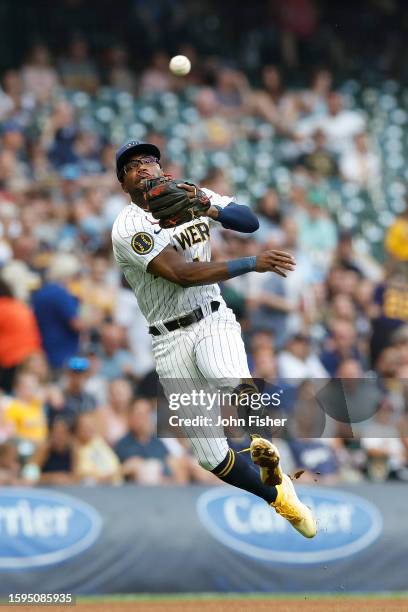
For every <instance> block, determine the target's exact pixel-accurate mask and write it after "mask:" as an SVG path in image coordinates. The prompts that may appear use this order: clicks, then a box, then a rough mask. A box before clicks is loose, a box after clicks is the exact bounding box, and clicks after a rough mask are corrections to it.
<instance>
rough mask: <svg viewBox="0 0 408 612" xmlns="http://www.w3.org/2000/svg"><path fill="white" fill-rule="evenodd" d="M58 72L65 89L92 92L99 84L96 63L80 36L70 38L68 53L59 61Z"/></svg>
mask: <svg viewBox="0 0 408 612" xmlns="http://www.w3.org/2000/svg"><path fill="white" fill-rule="evenodd" d="M58 68H59V72H60V74H61V78H62V82H63V83H64V86H65V87H66V88H67V89H73V90H76V89H80V90H81V91H86V92H88V93H94V92H95V91H96V89H97V87H98V85H99V75H98V70H97V68H96V65H95V63H94V61H93V59H92V58H91V56H90V53H89V47H88V42H87V40H86V39H85V38H83V37H82V36H75V37H74V38H72V40H71V42H70V44H69V47H68V53H67V54H66V55H65V56H64V57H62V58H61V60H60V62H59V67H58Z"/></svg>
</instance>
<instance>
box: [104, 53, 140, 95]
mask: <svg viewBox="0 0 408 612" xmlns="http://www.w3.org/2000/svg"><path fill="white" fill-rule="evenodd" d="M107 64H108V70H107V81H108V83H109V85H111V86H112V87H113V88H114V89H117V90H118V91H126V92H128V93H130V94H132V95H133V96H135V95H136V93H137V86H138V84H137V79H136V77H135V74H134V73H133V71H132V70H131V69H130V67H129V53H128V52H127V50H126V49H125V47H123V46H121V45H116V46H113V47H110V48H109V49H108V50H107Z"/></svg>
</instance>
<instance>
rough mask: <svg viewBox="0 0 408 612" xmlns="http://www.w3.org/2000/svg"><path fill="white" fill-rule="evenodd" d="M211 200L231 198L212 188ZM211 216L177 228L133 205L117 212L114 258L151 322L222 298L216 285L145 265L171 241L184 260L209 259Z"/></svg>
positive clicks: (224, 202) (221, 201)
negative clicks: (192, 283)
mask: <svg viewBox="0 0 408 612" xmlns="http://www.w3.org/2000/svg"><path fill="white" fill-rule="evenodd" d="M203 191H204V192H205V193H206V194H207V195H208V196H209V197H211V204H212V205H217V206H220V207H221V208H224V207H225V206H227V205H228V204H229V203H230V202H232V198H230V197H228V196H221V195H219V194H217V193H215V192H213V191H211V190H209V189H203ZM212 222H213V221H212V220H211V219H209V217H201V218H200V219H196V220H194V221H190V222H188V223H184V224H183V225H179V226H178V227H175V228H173V229H160V227H159V225H158V223H157V221H155V220H154V219H153V218H152V217H151V215H149V214H148V213H147V212H145V211H144V210H142V209H141V208H139V207H138V206H136V205H135V204H133V203H132V204H129V205H128V206H126V207H125V208H124V209H123V210H122V211H121V212H120V213H119V215H118V217H117V218H116V220H115V223H114V225H113V229H112V244H113V252H114V255H115V259H116V261H117V263H118V265H119V266H120V268H121V269H122V271H123V273H124V275H125V277H126V280H127V281H128V283H129V285H130V287H131V288H132V290H133V291H134V293H135V295H136V298H137V301H138V303H139V307H140V310H141V311H142V313H143V315H144V316H145V317H146V319H147V321H148V323H149V325H154V324H156V323H160V322H162V321H168V320H170V319H174V318H177V317H180V316H182V315H184V314H186V313H188V312H191V311H192V310H194V309H195V308H197V306H201V305H203V304H205V303H208V302H211V301H212V300H218V301H221V302H222V301H223V300H222V298H221V296H220V289H219V287H218V285H217V284H213V285H202V286H196V287H187V288H185V287H180V286H179V285H176V284H175V283H171V282H170V281H167V280H165V279H164V278H160V277H155V276H153V275H152V274H149V273H148V272H147V266H148V264H149V263H150V261H152V259H154V258H155V257H157V255H159V253H160V252H161V251H162V250H163V249H164V248H165V247H166V246H168V245H170V246H172V247H173V248H174V249H176V250H177V251H178V252H179V253H182V254H184V257H185V259H186V261H210V260H211V245H210V224H211V223H212Z"/></svg>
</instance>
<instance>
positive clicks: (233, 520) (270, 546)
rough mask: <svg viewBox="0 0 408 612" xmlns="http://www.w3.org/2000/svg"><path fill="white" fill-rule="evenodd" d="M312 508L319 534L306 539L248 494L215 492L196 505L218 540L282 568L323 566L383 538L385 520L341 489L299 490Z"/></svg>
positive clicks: (369, 505) (208, 494) (366, 503)
mask: <svg viewBox="0 0 408 612" xmlns="http://www.w3.org/2000/svg"><path fill="white" fill-rule="evenodd" d="M297 489H298V491H299V492H300V498H301V500H302V501H303V502H304V503H305V504H307V505H308V506H309V507H310V508H312V509H313V511H314V512H315V515H316V517H317V522H318V534H317V536H316V537H315V538H313V539H312V540H307V539H305V538H303V537H302V536H301V535H300V534H299V533H298V532H297V531H296V530H295V529H293V527H292V526H291V525H290V524H289V523H288V522H287V521H286V520H285V519H283V518H282V517H281V516H279V515H278V514H276V512H275V511H274V510H273V509H271V508H270V507H269V506H268V505H267V504H266V503H265V502H263V501H262V500H260V499H258V498H257V497H255V496H254V495H250V494H249V493H245V492H237V493H235V492H233V491H232V490H231V489H229V488H228V489H225V488H224V489H215V490H211V491H208V492H206V493H204V494H203V495H201V496H200V497H199V499H198V502H197V511H198V515H199V518H200V520H201V522H202V523H203V525H204V526H205V527H206V528H207V530H208V531H209V532H210V533H211V535H212V536H214V537H215V538H216V539H217V540H219V541H220V542H222V543H223V544H225V546H228V547H230V548H232V549H234V550H236V551H238V552H240V553H243V554H245V555H248V556H250V557H254V558H255V559H261V560H263V561H276V562H279V563H296V564H307V563H321V562H322V561H335V560H337V559H342V558H344V557H348V556H350V555H353V554H355V553H358V552H360V551H361V550H363V549H364V548H367V546H370V545H371V544H372V543H373V542H374V541H375V540H376V539H377V538H378V536H379V535H380V534H381V531H382V517H381V514H380V513H379V511H378V510H377V508H376V507H375V506H374V505H373V504H371V503H370V502H368V501H366V500H365V499H362V498H361V497H357V496H356V495H351V494H349V493H345V492H344V491H339V490H330V489H327V490H326V489H322V488H317V487H316V488H315V487H313V488H306V487H297Z"/></svg>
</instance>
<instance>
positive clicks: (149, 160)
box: [123, 155, 159, 174]
mask: <svg viewBox="0 0 408 612" xmlns="http://www.w3.org/2000/svg"><path fill="white" fill-rule="evenodd" d="M157 163H159V160H158V159H157V157H154V156H153V155H146V156H145V157H138V158H137V159H132V160H131V161H130V162H128V163H127V164H125V166H123V172H124V173H125V174H127V173H128V172H129V171H131V170H138V169H139V168H140V166H142V165H143V164H157Z"/></svg>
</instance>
